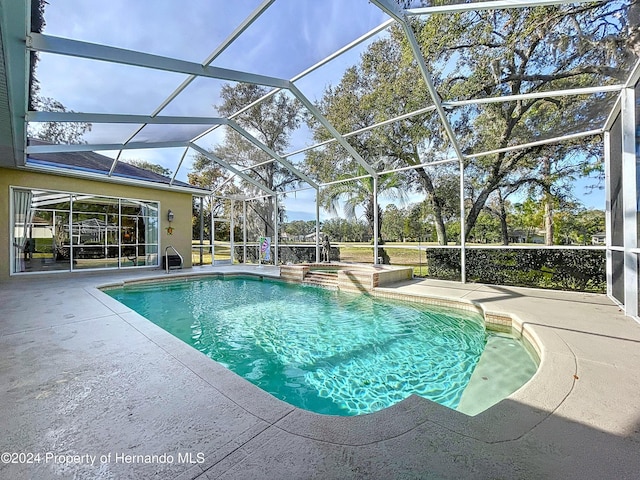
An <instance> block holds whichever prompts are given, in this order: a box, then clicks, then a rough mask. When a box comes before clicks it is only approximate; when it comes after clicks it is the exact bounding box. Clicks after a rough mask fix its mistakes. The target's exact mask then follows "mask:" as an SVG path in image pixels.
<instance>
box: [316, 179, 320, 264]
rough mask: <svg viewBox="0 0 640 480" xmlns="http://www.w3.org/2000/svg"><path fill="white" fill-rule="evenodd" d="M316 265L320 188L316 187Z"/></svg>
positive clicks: (318, 261) (317, 258)
mask: <svg viewBox="0 0 640 480" xmlns="http://www.w3.org/2000/svg"><path fill="white" fill-rule="evenodd" d="M316 263H320V187H316Z"/></svg>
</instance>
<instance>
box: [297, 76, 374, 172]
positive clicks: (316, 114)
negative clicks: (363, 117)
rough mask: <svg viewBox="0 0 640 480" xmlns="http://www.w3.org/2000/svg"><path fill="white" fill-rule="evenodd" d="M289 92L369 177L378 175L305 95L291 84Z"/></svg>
mask: <svg viewBox="0 0 640 480" xmlns="http://www.w3.org/2000/svg"><path fill="white" fill-rule="evenodd" d="M289 90H290V91H291V93H292V94H293V95H294V96H295V97H296V98H297V99H298V100H300V102H301V103H302V104H303V105H304V106H305V107H307V110H309V112H311V114H312V115H313V116H314V117H315V118H316V120H318V122H320V124H321V125H322V126H323V127H324V128H326V129H327V130H328V131H329V133H330V134H331V135H333V137H334V138H335V139H336V141H337V142H338V143H339V144H340V145H341V146H342V147H343V148H344V149H345V150H346V151H347V152H349V154H350V155H351V156H352V157H353V158H354V159H355V160H356V162H358V163H359V164H360V165H361V166H362V168H364V169H365V170H366V171H367V173H368V174H369V175H371V176H372V177H376V176H377V175H378V174H377V173H376V171H375V170H374V169H373V167H371V165H369V164H368V163H367V162H366V161H365V159H364V158H362V157H361V156H360V154H359V153H358V152H356V150H355V149H354V148H353V147H352V146H351V145H350V144H349V142H347V141H346V140H345V139H344V137H343V136H342V135H341V134H340V132H338V130H336V129H335V127H334V126H333V125H331V123H329V121H328V120H327V119H326V118H325V117H324V115H322V113H321V112H320V110H319V109H318V108H317V107H316V106H315V105H314V104H313V103H311V102H310V101H309V99H308V98H307V97H305V95H304V94H303V93H302V92H301V91H300V90H298V87H296V86H295V85H293V84H291V85H290V87H289Z"/></svg>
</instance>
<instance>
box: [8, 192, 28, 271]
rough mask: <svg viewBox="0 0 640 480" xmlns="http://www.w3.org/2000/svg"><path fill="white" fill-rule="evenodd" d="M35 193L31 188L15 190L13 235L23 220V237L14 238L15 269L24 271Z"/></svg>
mask: <svg viewBox="0 0 640 480" xmlns="http://www.w3.org/2000/svg"><path fill="white" fill-rule="evenodd" d="M32 199H33V194H32V193H31V190H17V189H16V190H14V191H13V235H14V236H15V234H16V227H17V226H18V224H19V223H20V221H22V225H23V227H22V237H20V238H15V237H14V239H13V246H14V248H13V251H14V254H13V262H14V264H13V271H14V272H16V273H17V272H23V271H24V255H23V253H24V247H25V244H26V243H27V238H28V235H29V229H30V227H31V220H32V219H33V210H32V209H31V200H32Z"/></svg>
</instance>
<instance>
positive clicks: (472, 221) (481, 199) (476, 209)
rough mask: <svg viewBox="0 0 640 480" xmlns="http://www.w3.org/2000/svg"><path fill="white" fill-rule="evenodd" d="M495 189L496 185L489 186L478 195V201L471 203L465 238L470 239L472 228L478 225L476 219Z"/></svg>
mask: <svg viewBox="0 0 640 480" xmlns="http://www.w3.org/2000/svg"><path fill="white" fill-rule="evenodd" d="M494 189H495V187H493V186H487V188H486V189H485V190H483V191H482V192H480V195H479V196H478V198H477V199H476V201H475V202H473V205H471V208H470V209H469V213H468V214H467V223H466V231H465V240H468V238H469V234H470V233H471V230H472V229H473V227H475V225H476V221H477V220H478V215H480V212H481V211H482V209H483V208H484V206H485V205H486V203H487V199H488V198H489V195H490V194H491V192H492V191H493V190H494Z"/></svg>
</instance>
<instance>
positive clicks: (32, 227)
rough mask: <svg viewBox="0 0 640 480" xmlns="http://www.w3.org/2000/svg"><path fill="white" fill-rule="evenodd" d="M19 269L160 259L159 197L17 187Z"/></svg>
mask: <svg viewBox="0 0 640 480" xmlns="http://www.w3.org/2000/svg"><path fill="white" fill-rule="evenodd" d="M12 212H13V215H12V216H13V229H12V235H13V238H12V245H13V249H12V257H13V258H12V271H13V273H22V272H37V271H54V270H65V271H69V270H93V269H104V268H130V267H142V266H157V265H158V238H159V235H158V229H159V222H158V203H157V202H148V201H142V200H132V199H126V198H114V197H104V196H97V195H87V194H76V193H64V192H53V191H45V190H30V189H22V188H14V189H13V190H12Z"/></svg>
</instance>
